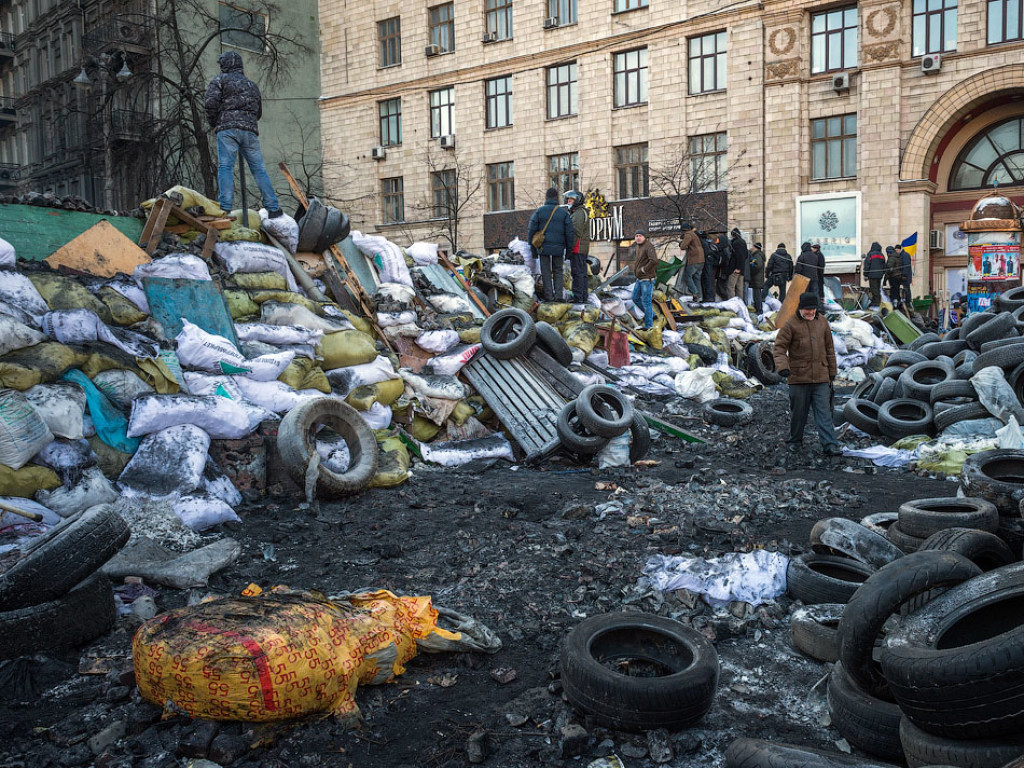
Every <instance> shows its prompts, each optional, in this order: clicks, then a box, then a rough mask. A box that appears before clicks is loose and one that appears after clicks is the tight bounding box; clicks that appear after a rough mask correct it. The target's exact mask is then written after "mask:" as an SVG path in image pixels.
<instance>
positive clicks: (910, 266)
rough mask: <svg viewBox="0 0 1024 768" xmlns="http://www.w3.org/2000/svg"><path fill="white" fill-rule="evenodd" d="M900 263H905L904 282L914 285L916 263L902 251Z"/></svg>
mask: <svg viewBox="0 0 1024 768" xmlns="http://www.w3.org/2000/svg"><path fill="white" fill-rule="evenodd" d="M900 261H902V262H903V282H905V283H908V284H909V283H912V282H913V281H914V262H913V260H912V259H911V258H910V254H909V253H907V252H906V251H900ZM1007 271H1009V270H1007Z"/></svg>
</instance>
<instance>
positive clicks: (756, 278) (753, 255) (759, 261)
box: [747, 248, 764, 288]
mask: <svg viewBox="0 0 1024 768" xmlns="http://www.w3.org/2000/svg"><path fill="white" fill-rule="evenodd" d="M747 261H748V263H749V264H750V281H749V282H750V287H751V288H764V251H762V250H761V249H760V248H754V250H752V251H751V252H750V258H749V259H747Z"/></svg>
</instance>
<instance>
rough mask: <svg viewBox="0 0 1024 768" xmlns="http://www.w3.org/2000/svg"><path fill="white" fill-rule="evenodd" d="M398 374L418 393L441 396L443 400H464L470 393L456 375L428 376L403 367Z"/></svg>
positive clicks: (427, 395)
mask: <svg viewBox="0 0 1024 768" xmlns="http://www.w3.org/2000/svg"><path fill="white" fill-rule="evenodd" d="M398 374H399V375H400V376H401V377H402V378H403V379H404V380H405V383H406V384H407V385H408V386H409V388H410V389H411V390H412V391H413V392H415V393H416V394H418V395H424V396H426V397H439V398H441V399H443V400H462V399H464V398H465V397H467V395H468V394H469V391H468V389H467V388H466V385H465V384H463V383H462V382H461V381H459V380H458V379H456V378H455V377H454V376H438V375H434V376H427V375H423V374H418V373H413V372H412V371H409V370H406V369H404V368H403V369H402V370H400V371H399V372H398Z"/></svg>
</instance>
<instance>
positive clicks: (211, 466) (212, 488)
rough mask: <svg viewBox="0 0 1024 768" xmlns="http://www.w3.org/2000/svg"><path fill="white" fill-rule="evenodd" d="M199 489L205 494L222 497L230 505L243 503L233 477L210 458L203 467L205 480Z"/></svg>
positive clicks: (235, 505) (217, 497)
mask: <svg viewBox="0 0 1024 768" xmlns="http://www.w3.org/2000/svg"><path fill="white" fill-rule="evenodd" d="M199 489H200V490H201V491H202V494H203V495H205V496H210V497H212V498H214V499H220V500H221V501H223V502H224V503H225V504H227V505H228V506H229V507H237V506H238V505H239V504H241V503H242V494H241V492H240V491H239V490H238V489H237V488H235V486H234V484H233V483H232V482H231V478H230V477H228V476H227V475H225V474H224V472H223V471H222V470H221V468H220V467H218V466H217V464H216V463H215V462H214V461H213V459H210V460H209V461H208V462H206V468H205V469H203V480H202V482H201V483H200V484H199Z"/></svg>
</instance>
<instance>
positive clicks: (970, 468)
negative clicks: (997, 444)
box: [960, 448, 1024, 517]
mask: <svg viewBox="0 0 1024 768" xmlns="http://www.w3.org/2000/svg"><path fill="white" fill-rule="evenodd" d="M960 487H961V488H963V491H964V494H965V495H966V496H978V497H980V498H983V499H988V500H989V501H991V502H992V503H993V504H995V505H996V509H998V510H999V514H1000V515H1008V516H1011V517H1014V516H1015V517H1020V502H1021V499H1024V450H1013V449H1010V448H999V449H996V450H993V451H982V452H981V453H975V454H971V455H970V456H968V457H967V459H966V461H964V466H963V469H962V470H961V471H960Z"/></svg>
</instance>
